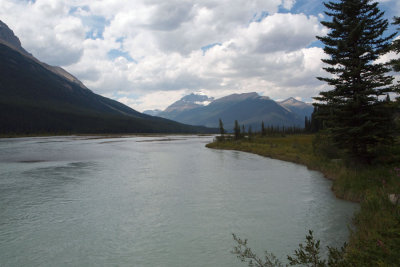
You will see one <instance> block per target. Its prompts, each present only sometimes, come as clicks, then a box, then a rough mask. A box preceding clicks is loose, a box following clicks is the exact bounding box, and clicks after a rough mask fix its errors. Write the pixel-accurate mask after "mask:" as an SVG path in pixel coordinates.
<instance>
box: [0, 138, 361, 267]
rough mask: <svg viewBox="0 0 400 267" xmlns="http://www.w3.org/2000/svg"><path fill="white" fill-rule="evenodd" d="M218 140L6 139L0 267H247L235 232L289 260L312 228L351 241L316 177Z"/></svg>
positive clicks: (340, 204) (342, 210) (1, 150)
mask: <svg viewBox="0 0 400 267" xmlns="http://www.w3.org/2000/svg"><path fill="white" fill-rule="evenodd" d="M166 139H168V142H165V140H166ZM211 140H212V138H211V137H195V136H184V137H181V136H176V137H168V138H164V137H160V136H158V137H132V138H115V139H101V138H99V137H95V138H86V137H51V138H21V139H7V140H6V139H0V255H1V257H0V266H110V265H112V266H243V265H242V264H241V263H240V262H238V261H237V260H236V258H235V257H234V256H232V255H231V254H230V253H229V252H230V250H231V249H232V247H233V245H234V243H233V241H232V238H231V233H237V234H238V235H239V236H241V237H243V238H248V239H249V240H250V244H251V246H252V247H254V248H256V250H257V251H258V252H259V253H260V254H262V251H263V250H264V249H268V250H269V251H271V252H274V253H275V254H277V255H278V256H279V257H281V258H283V259H284V256H285V255H286V254H288V253H291V251H293V250H294V249H295V248H296V247H297V244H298V243H300V242H302V241H303V240H304V237H305V234H306V233H307V230H308V229H314V231H315V236H316V237H317V238H320V239H321V240H322V242H323V244H324V245H339V244H341V243H342V242H343V241H345V240H346V238H347V230H346V229H347V228H346V226H347V224H348V223H349V222H350V218H351V215H352V213H353V211H354V209H355V208H356V205H355V204H353V203H349V202H345V201H341V200H338V199H335V198H334V196H333V194H332V193H331V192H330V182H329V181H327V180H326V179H324V178H322V176H321V175H320V174H319V173H317V172H313V171H309V170H307V169H306V168H305V167H303V166H300V165H295V164H291V163H287V162H282V161H276V160H271V159H267V158H262V157H259V156H256V155H252V154H247V153H241V152H235V151H218V150H210V149H207V148H205V147H204V144H205V143H207V142H209V141H211Z"/></svg>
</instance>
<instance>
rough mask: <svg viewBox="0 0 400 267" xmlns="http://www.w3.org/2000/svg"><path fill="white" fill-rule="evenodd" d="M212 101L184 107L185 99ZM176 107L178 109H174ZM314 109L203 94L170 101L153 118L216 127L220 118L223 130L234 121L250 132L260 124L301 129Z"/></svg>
mask: <svg viewBox="0 0 400 267" xmlns="http://www.w3.org/2000/svg"><path fill="white" fill-rule="evenodd" d="M196 98H200V99H207V100H212V101H211V102H209V103H207V105H194V104H192V103H190V104H187V102H186V100H187V99H196ZM177 107H179V108H177ZM313 110H314V107H313V106H312V105H311V104H308V103H304V102H302V101H299V100H296V99H295V98H288V99H286V100H284V101H280V102H275V101H274V100H272V99H270V98H269V97H266V96H260V95H259V94H258V93H256V92H252V93H244V94H232V95H228V96H225V97H222V98H218V99H215V100H214V99H212V98H209V97H207V96H204V95H196V94H193V93H192V94H190V95H188V96H184V97H183V98H182V99H180V100H178V101H176V102H174V103H173V104H171V105H170V106H169V107H167V108H166V109H165V110H164V111H162V112H158V113H157V115H158V116H161V117H164V118H168V119H173V120H176V121H178V122H182V123H189V124H192V125H203V126H207V127H218V121H219V119H221V120H222V121H223V123H224V125H225V128H226V129H227V130H229V131H231V130H232V128H233V125H234V121H235V120H238V121H239V123H240V124H244V125H245V126H246V127H248V126H251V127H252V128H253V130H257V129H259V128H260V125H261V122H262V121H263V122H264V125H265V126H267V125H273V126H297V127H303V126H304V118H305V116H307V117H310V116H311V113H312V112H313Z"/></svg>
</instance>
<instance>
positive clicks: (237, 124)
mask: <svg viewBox="0 0 400 267" xmlns="http://www.w3.org/2000/svg"><path fill="white" fill-rule="evenodd" d="M233 132H234V134H235V139H236V140H239V139H240V126H239V123H238V121H237V120H235V127H234V128H233Z"/></svg>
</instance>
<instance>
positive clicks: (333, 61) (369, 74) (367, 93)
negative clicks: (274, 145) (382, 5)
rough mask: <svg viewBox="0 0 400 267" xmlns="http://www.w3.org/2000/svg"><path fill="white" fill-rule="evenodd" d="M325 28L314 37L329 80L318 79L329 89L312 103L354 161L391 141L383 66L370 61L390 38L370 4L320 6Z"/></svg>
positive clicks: (343, 0)
mask: <svg viewBox="0 0 400 267" xmlns="http://www.w3.org/2000/svg"><path fill="white" fill-rule="evenodd" d="M324 5H325V7H326V8H327V9H328V11H327V12H325V14H326V15H328V16H329V17H331V19H332V20H330V21H323V22H321V23H322V24H323V25H324V26H326V27H327V28H328V29H330V32H329V33H328V35H327V36H325V37H317V38H318V39H319V40H320V41H321V42H322V43H323V44H324V45H325V48H324V51H325V53H326V54H327V55H329V58H328V59H323V60H322V61H323V62H324V63H326V64H327V65H328V66H327V67H325V68H324V69H325V70H326V71H327V72H329V73H331V74H332V76H331V77H324V78H321V77H318V79H320V80H322V81H325V82H327V83H328V84H329V85H330V86H332V87H333V89H332V90H330V91H325V92H321V93H320V96H319V97H316V98H315V99H316V100H318V101H319V103H318V104H316V106H317V107H319V110H320V111H323V112H320V114H319V115H320V118H321V119H323V120H324V123H325V125H324V126H326V128H327V130H328V131H329V133H330V134H331V135H332V138H333V140H334V141H335V143H336V145H337V146H339V147H341V148H344V149H345V150H346V151H347V152H348V153H349V154H350V155H351V156H353V157H355V158H358V159H360V158H365V157H366V156H368V155H370V152H371V149H372V148H373V147H374V146H376V145H377V144H380V143H388V142H391V141H392V140H393V139H392V132H391V130H390V129H391V127H390V125H391V124H392V117H391V114H390V112H389V111H388V110H387V109H386V107H387V105H385V96H386V94H388V93H389V92H392V91H393V90H394V89H393V87H392V86H391V84H392V80H393V77H391V76H389V75H387V73H388V72H389V70H390V69H389V68H388V67H387V66H386V65H384V64H380V63H376V62H375V60H377V59H378V58H379V57H380V56H381V55H383V54H385V53H387V52H388V51H389V49H390V41H391V40H392V38H393V37H394V34H393V35H389V36H384V34H385V31H386V29H387V27H388V21H387V20H386V19H384V18H383V15H384V13H383V12H381V11H380V10H379V8H378V3H377V2H373V1H371V0H340V1H336V2H333V1H329V2H327V3H324Z"/></svg>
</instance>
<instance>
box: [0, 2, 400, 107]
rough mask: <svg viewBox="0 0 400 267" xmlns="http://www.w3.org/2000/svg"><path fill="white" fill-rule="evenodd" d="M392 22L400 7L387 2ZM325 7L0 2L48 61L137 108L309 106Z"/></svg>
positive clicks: (7, 18) (1, 13)
mask: <svg viewBox="0 0 400 267" xmlns="http://www.w3.org/2000/svg"><path fill="white" fill-rule="evenodd" d="M379 2H380V7H381V9H382V10H384V11H385V12H386V17H387V18H390V19H391V18H392V17H393V16H394V15H397V16H399V15H400V1H399V0H380V1H379ZM323 11H324V7H323V5H322V1H321V0H201V1H195V0H168V1H166V0H129V1H127V0H69V1H67V0H65V1H61V0H36V1H24V0H0V19H1V20H2V21H3V22H5V23H6V24H7V25H8V26H9V27H10V28H11V29H12V30H13V31H14V33H15V34H16V35H17V36H18V37H19V38H20V40H21V42H22V45H23V46H24V48H25V49H26V50H28V51H29V52H31V53H32V54H33V55H34V56H36V57H37V58H38V59H40V60H41V61H44V62H46V63H49V64H52V65H58V66H62V67H63V68H65V69H66V70H67V71H69V72H70V73H72V74H73V75H75V76H76V77H78V78H79V79H80V80H81V81H82V82H83V83H84V84H85V85H86V86H87V87H88V88H90V89H91V90H93V91H94V92H95V93H98V94H101V95H104V96H107V97H110V98H113V99H116V100H118V101H120V102H122V103H124V104H127V105H129V106H131V107H132V108H134V109H136V110H139V111H143V110H146V109H156V108H158V109H164V108H165V107H166V106H168V105H169V104H171V103H172V102H174V101H176V100H178V99H179V98H181V97H182V96H184V95H186V94H189V93H191V92H198V91H201V92H203V93H206V94H207V95H209V96H213V97H221V96H225V95H228V94H231V93H243V92H258V93H260V94H262V95H265V96H270V97H271V98H273V99H276V100H277V99H284V98H287V97H290V96H293V97H297V98H299V99H302V100H304V101H311V97H313V96H316V95H317V94H318V92H319V91H321V90H323V88H324V87H325V85H324V84H323V83H321V82H319V81H318V80H317V79H316V78H315V77H316V76H324V75H325V74H324V73H323V72H322V70H321V68H322V63H321V61H320V59H321V58H322V57H324V54H323V51H322V49H321V45H320V43H319V42H317V41H316V38H315V36H316V35H325V34H326V33H327V30H326V29H324V28H323V27H322V26H321V25H320V21H321V20H324V19H327V18H326V17H324V15H323Z"/></svg>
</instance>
